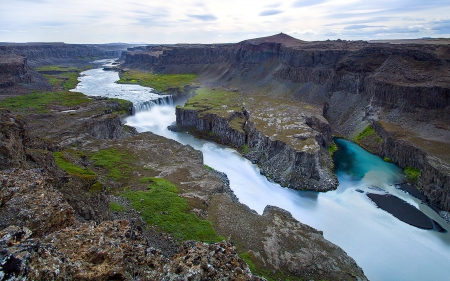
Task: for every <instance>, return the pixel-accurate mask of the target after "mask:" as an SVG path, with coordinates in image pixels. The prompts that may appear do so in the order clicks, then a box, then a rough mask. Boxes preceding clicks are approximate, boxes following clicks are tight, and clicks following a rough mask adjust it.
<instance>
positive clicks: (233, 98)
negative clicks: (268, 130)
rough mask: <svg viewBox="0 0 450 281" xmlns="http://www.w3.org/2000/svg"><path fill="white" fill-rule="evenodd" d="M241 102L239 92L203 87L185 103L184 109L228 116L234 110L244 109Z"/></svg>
mask: <svg viewBox="0 0 450 281" xmlns="http://www.w3.org/2000/svg"><path fill="white" fill-rule="evenodd" d="M241 104H242V102H241V101H239V94H238V93H237V92H230V91H226V90H222V89H212V88H206V87H202V88H199V89H197V94H196V95H195V96H194V97H192V98H190V99H189V100H188V101H187V102H186V103H185V105H184V109H186V110H195V111H198V112H199V113H203V114H204V113H212V114H216V115H218V116H220V117H228V116H229V115H230V113H232V112H234V111H239V112H240V111H242V107H241V106H242V105H241Z"/></svg>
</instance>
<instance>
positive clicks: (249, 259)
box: [239, 252, 256, 273]
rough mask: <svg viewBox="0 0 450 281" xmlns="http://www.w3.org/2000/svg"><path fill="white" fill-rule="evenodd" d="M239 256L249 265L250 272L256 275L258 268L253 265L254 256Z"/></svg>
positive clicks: (247, 253)
mask: <svg viewBox="0 0 450 281" xmlns="http://www.w3.org/2000/svg"><path fill="white" fill-rule="evenodd" d="M239 256H240V257H241V258H242V259H243V260H244V261H245V262H246V263H247V265H248V267H249V268H250V271H251V272H252V273H256V266H255V264H254V263H253V258H254V256H253V255H252V254H251V253H250V252H246V253H242V254H239Z"/></svg>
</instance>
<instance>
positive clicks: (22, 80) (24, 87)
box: [0, 43, 132, 100]
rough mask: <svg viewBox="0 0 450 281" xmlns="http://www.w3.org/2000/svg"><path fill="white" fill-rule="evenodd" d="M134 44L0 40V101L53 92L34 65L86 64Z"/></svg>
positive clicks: (78, 65)
mask: <svg viewBox="0 0 450 281" xmlns="http://www.w3.org/2000/svg"><path fill="white" fill-rule="evenodd" d="M131 46H132V45H127V44H104V45H78V44H64V43H30V44H22V43H0V100H2V99H4V98H7V97H10V96H17V95H23V94H28V93H30V92H31V91H33V90H34V91H36V90H38V91H51V89H52V87H51V85H50V84H49V83H48V81H47V80H46V79H45V78H44V77H43V76H42V75H41V74H40V73H38V72H36V71H35V70H34V68H36V67H38V66H43V65H61V66H76V67H86V66H89V63H90V62H92V61H93V60H94V59H104V58H118V57H120V55H121V52H122V51H124V50H126V48H127V47H131Z"/></svg>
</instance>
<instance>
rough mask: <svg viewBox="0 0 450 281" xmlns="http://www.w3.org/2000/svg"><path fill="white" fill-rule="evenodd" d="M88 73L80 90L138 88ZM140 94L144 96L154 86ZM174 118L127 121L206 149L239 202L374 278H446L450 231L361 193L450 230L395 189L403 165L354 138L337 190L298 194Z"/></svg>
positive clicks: (164, 114) (165, 109)
mask: <svg viewBox="0 0 450 281" xmlns="http://www.w3.org/2000/svg"><path fill="white" fill-rule="evenodd" d="M83 74H84V75H85V76H83V77H82V78H81V79H80V80H81V83H80V84H79V86H78V87H77V89H76V90H77V91H80V92H83V93H85V94H88V95H93V94H92V93H93V92H94V93H95V95H102V96H111V95H114V97H121V98H124V99H128V98H127V97H130V95H131V96H132V98H130V100H131V99H136V97H134V96H133V94H132V93H133V92H134V91H135V90H134V88H133V89H130V90H129V91H128V90H127V88H126V87H125V86H128V85H119V84H115V83H113V82H114V81H115V80H118V75H117V73H115V72H111V71H103V70H98V69H96V70H88V71H85V72H83ZM91 76H94V77H96V78H95V79H94V78H93V77H91ZM98 76H100V77H98ZM103 76H108V78H107V79H106V78H105V79H104V80H103V81H109V82H106V84H102V83H103V82H99V81H101V80H102V79H103V78H102V79H100V78H101V77H103ZM114 79H115V80H114ZM92 81H94V82H93V83H91V82H92ZM110 81H112V82H110ZM131 86H133V87H134V86H135V85H131ZM93 88H95V89H93ZM101 88H105V89H107V92H105V93H104V94H102V90H101ZM142 88H145V87H142ZM143 91H146V93H147V91H149V88H145V89H144V90H143ZM150 91H151V90H150ZM142 95H143V94H142ZM138 96H139V95H138ZM174 121H175V108H174V106H169V105H164V106H153V107H151V108H149V109H148V111H143V112H137V113H136V114H134V115H133V116H130V117H128V118H126V120H125V122H126V124H127V125H130V126H133V127H135V128H136V129H137V130H138V131H139V132H145V131H151V132H153V133H155V134H158V135H161V136H164V137H167V138H170V139H174V140H176V141H178V142H180V143H183V144H187V145H191V146H192V147H194V148H195V149H198V150H201V151H202V153H203V156H204V162H205V164H206V165H208V166H211V167H212V168H214V169H216V170H218V171H221V172H224V173H226V174H227V176H228V178H229V180H230V187H231V189H232V190H233V191H234V193H235V194H236V196H237V197H238V198H239V201H240V202H242V203H244V204H246V205H247V206H249V207H250V208H251V209H253V210H255V211H256V212H258V213H259V214H262V212H263V210H264V208H265V207H266V206H267V205H273V206H278V207H281V208H283V209H285V210H287V211H289V212H291V213H292V215H293V216H294V217H295V218H296V219H297V220H299V221H300V222H302V223H305V224H308V225H310V226H312V227H314V228H316V229H318V230H322V231H323V233H324V237H325V238H326V239H328V240H330V241H331V242H333V243H335V244H337V245H338V246H340V247H341V248H342V249H344V250H345V251H346V252H347V253H348V254H349V255H350V256H351V257H353V258H354V259H355V260H356V262H357V263H358V265H359V266H361V267H362V268H363V270H364V273H365V274H366V276H367V277H368V278H369V279H370V280H445V279H446V278H447V275H448V272H447V271H448V270H447V267H448V264H450V235H449V233H439V232H436V231H429V230H423V229H419V228H416V227H413V226H410V225H408V224H406V223H403V222H401V221H399V220H398V219H396V218H395V217H393V216H392V215H390V214H389V213H387V212H385V211H383V210H381V209H379V208H377V207H376V206H375V205H374V203H373V202H372V201H370V200H369V199H368V198H367V196H366V195H365V194H364V193H361V192H358V191H357V190H360V191H363V192H372V193H376V192H377V191H375V190H373V189H370V186H372V185H375V186H377V187H379V188H382V189H383V190H385V191H387V192H389V193H391V194H393V195H395V196H397V197H399V198H401V199H403V200H405V201H407V202H408V203H410V204H411V205H413V206H415V207H417V208H419V209H420V210H421V211H423V212H424V213H425V214H427V215H428V216H429V217H430V218H432V219H433V220H435V221H437V222H438V223H439V224H441V225H442V226H443V227H444V228H446V229H447V230H450V229H449V226H448V224H446V223H445V222H444V221H443V220H442V219H441V218H440V217H439V216H438V215H437V214H436V213H435V212H434V211H432V210H431V209H430V208H429V207H428V206H426V205H424V204H421V202H420V201H419V200H417V199H415V198H413V197H411V196H409V195H408V194H406V193H404V192H402V191H400V190H397V189H396V188H395V187H394V186H393V184H394V183H398V182H401V181H402V180H403V174H402V173H401V169H399V168H398V167H396V166H395V165H393V164H390V163H386V162H384V161H383V160H382V159H380V158H378V157H376V156H374V155H372V154H370V153H368V152H367V151H365V150H364V149H362V148H360V147H359V146H357V145H355V144H353V143H351V142H347V141H343V142H342V144H341V146H342V147H345V148H344V150H346V152H345V151H341V152H340V153H344V152H345V155H343V156H342V158H345V159H341V160H342V161H341V162H339V163H337V165H336V166H337V176H338V178H339V182H340V184H339V187H338V189H337V190H335V191H329V192H326V193H317V192H312V191H295V190H292V189H287V188H283V187H281V186H279V185H278V184H275V183H272V182H270V181H268V180H267V179H266V178H265V177H263V176H262V175H261V174H260V172H259V169H258V167H257V166H256V165H253V164H252V163H251V162H250V161H248V160H247V159H245V158H243V157H241V156H240V155H239V154H238V153H237V152H236V151H235V150H233V149H230V148H226V147H223V146H220V145H217V144H215V143H211V142H208V141H204V140H198V139H195V138H194V137H192V136H191V135H188V134H184V133H176V132H171V131H169V130H168V129H167V126H169V125H171V124H172V123H173V122H174ZM338 156H339V155H338ZM340 164H342V165H340ZM346 165H347V166H346ZM348 165H350V166H348Z"/></svg>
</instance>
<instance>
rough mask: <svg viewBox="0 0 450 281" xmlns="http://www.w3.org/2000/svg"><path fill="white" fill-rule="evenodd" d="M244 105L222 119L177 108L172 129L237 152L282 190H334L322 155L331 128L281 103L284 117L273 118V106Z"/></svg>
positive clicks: (326, 157) (275, 115) (327, 162)
mask: <svg viewBox="0 0 450 281" xmlns="http://www.w3.org/2000/svg"><path fill="white" fill-rule="evenodd" d="M245 104H246V108H245V109H243V111H233V110H228V111H227V113H228V114H225V115H221V114H220V113H210V110H207V111H204V110H198V109H197V110H192V109H185V108H182V107H177V108H176V116H177V121H176V123H177V126H176V128H173V127H172V129H176V130H187V131H190V132H191V133H193V134H196V135H199V136H201V137H203V138H210V139H212V140H214V141H217V142H219V143H221V144H224V145H228V146H232V147H236V148H238V149H239V150H240V151H241V152H242V153H243V155H244V156H245V157H246V158H248V159H250V160H251V161H252V162H253V163H256V164H258V165H259V166H260V168H261V172H262V173H264V174H265V175H266V176H267V177H269V178H270V179H272V180H274V181H275V182H278V183H280V184H281V185H283V186H288V187H290V188H293V189H299V190H305V189H308V190H314V191H327V190H332V189H335V188H336V186H337V179H336V177H335V175H334V174H333V172H332V166H331V164H330V163H331V160H330V156H329V153H328V151H327V147H328V145H329V143H330V141H331V129H330V126H329V125H328V122H327V121H326V120H325V119H324V118H320V119H318V118H316V117H315V116H312V115H311V114H310V113H309V112H305V111H304V112H303V113H301V108H300V107H294V106H289V105H286V104H283V105H279V107H283V108H284V110H285V111H286V113H287V114H279V113H278V112H279V108H275V106H274V105H273V104H272V105H269V104H267V105H266V106H264V109H261V108H257V107H255V106H251V104H250V103H248V102H245ZM189 105H190V102H188V103H187V107H189ZM271 106H272V108H271ZM247 107H248V108H247ZM288 107H291V108H290V110H288ZM211 111H214V109H212V110H211ZM272 112H273V113H272ZM266 122H269V123H266Z"/></svg>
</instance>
